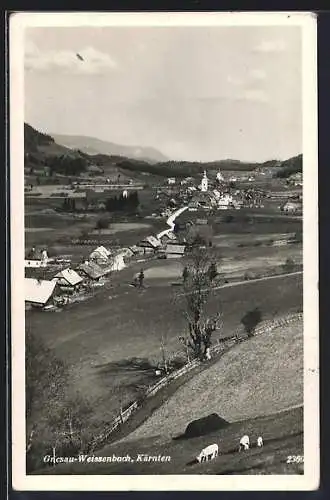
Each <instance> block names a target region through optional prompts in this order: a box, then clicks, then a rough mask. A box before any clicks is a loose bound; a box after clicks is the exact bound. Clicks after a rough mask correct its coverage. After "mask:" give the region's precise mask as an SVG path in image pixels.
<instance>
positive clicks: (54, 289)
mask: <svg viewBox="0 0 330 500" xmlns="http://www.w3.org/2000/svg"><path fill="white" fill-rule="evenodd" d="M212 177H213V178H211V179H209V177H208V175H207V173H206V171H204V173H203V175H202V177H201V178H200V182H199V183H198V180H197V183H196V180H195V179H194V178H192V177H187V178H185V179H183V180H178V179H175V178H173V177H172V178H168V179H167V180H166V181H164V183H163V185H161V186H156V187H155V188H154V189H153V190H152V197H153V205H152V208H153V209H154V212H152V213H151V214H149V215H146V216H145V219H146V220H148V221H150V220H152V219H154V220H157V221H164V222H163V224H164V227H165V228H164V230H162V231H159V232H155V233H154V234H149V235H147V236H146V237H144V238H142V239H140V240H137V241H136V242H135V244H133V245H129V246H126V247H123V246H120V242H116V243H119V245H117V246H116V248H107V243H108V240H109V238H108V240H107V238H106V237H104V239H103V240H101V242H102V241H103V242H104V244H100V245H98V246H96V247H95V248H94V249H92V251H91V252H90V253H89V254H87V255H86V252H84V244H85V245H86V244H87V245H89V246H90V244H91V243H93V238H92V237H91V235H88V236H86V238H85V240H86V241H84V240H83V238H77V239H76V240H74V241H75V242H76V243H77V244H78V245H80V248H82V254H84V255H81V256H80V258H78V260H77V255H76V256H75V259H74V262H72V261H71V259H70V258H66V256H65V255H64V256H61V255H59V256H57V257H50V256H49V255H48V251H47V246H46V247H40V245H39V247H38V248H36V247H34V246H32V247H30V248H29V249H27V252H26V259H25V268H26V277H25V294H26V295H25V302H26V308H28V309H29V308H31V307H33V308H35V307H37V308H39V309H41V310H43V311H56V310H59V309H61V308H62V307H63V306H65V305H67V304H71V303H74V302H79V301H82V300H85V299H87V298H88V297H89V296H90V294H91V291H92V290H93V289H95V288H97V287H101V286H103V285H104V284H105V283H106V282H107V281H108V280H109V279H111V276H112V275H113V273H117V272H119V271H121V270H123V269H124V268H126V267H128V266H130V265H131V264H132V263H133V264H136V263H140V264H141V268H143V266H144V265H145V263H146V262H148V263H149V265H150V262H152V261H154V260H155V259H178V258H180V257H183V256H184V254H185V252H186V250H187V248H189V243H191V242H189V241H187V228H188V229H190V232H191V233H193V228H198V229H197V232H201V233H204V235H206V237H205V241H204V243H205V242H206V243H207V244H209V243H211V241H208V240H210V239H212V238H209V237H208V235H207V233H208V231H207V229H208V228H209V227H210V224H212V220H215V219H216V220H221V216H219V215H218V214H221V211H224V210H226V213H228V214H230V215H227V218H229V219H228V220H230V218H231V219H234V218H235V213H237V212H236V211H237V210H240V212H239V213H241V212H243V211H244V210H245V209H250V210H251V209H253V213H254V214H256V216H257V215H258V209H259V212H261V213H262V209H264V208H265V206H266V207H267V205H268V206H272V208H273V207H276V208H275V210H274V209H273V212H274V213H273V214H272V216H273V217H274V215H275V214H276V213H283V214H287V215H290V214H291V215H294V216H296V217H297V218H298V219H299V217H301V213H302V182H301V176H300V178H298V177H297V175H295V176H292V178H289V179H287V180H286V185H285V188H286V190H285V191H277V192H269V191H267V190H265V189H264V188H263V189H262V188H261V187H260V184H261V186H262V182H261V183H260V180H259V182H258V176H257V174H256V175H252V174H250V175H242V174H241V173H236V174H235V175H226V176H224V175H223V174H222V173H221V172H220V171H218V172H216V174H215V175H213V176H212ZM260 178H261V181H264V176H263V175H262V174H259V179H260ZM299 179H300V180H299ZM107 181H109V179H106V181H105V184H99V182H100V181H95V180H92V181H89V184H87V181H83V182H82V183H81V184H80V183H79V188H80V190H81V188H83V189H85V191H82V193H83V195H84V196H86V190H87V188H88V189H89V190H91V191H92V192H93V193H95V195H96V196H97V197H98V199H99V198H101V199H103V198H104V196H105V195H107V196H109V195H108V193H111V191H108V190H107V185H108V183H107ZM109 182H110V181H109ZM238 185H239V186H240V187H238ZM86 186H87V187H86ZM63 187H64V186H60V189H62V190H63ZM65 187H66V186H65ZM137 188H138V189H139V188H141V189H142V190H143V186H139V185H136V184H134V183H133V181H132V180H130V182H129V184H128V185H124V186H120V187H119V186H116V192H119V189H122V191H121V197H122V198H123V199H124V200H125V199H126V198H127V197H128V193H130V192H136V191H135V190H136V189H137ZM57 190H58V188H56V187H55V188H53V190H52V191H49V193H50V194H49V197H50V198H51V200H54V198H55V196H56V191H57ZM131 190H134V191H131ZM36 193H38V188H37V186H36V189H35V190H34V191H33V190H32V191H29V192H28V194H27V196H28V197H29V198H30V199H31V198H32V199H33V197H34V196H35V195H36ZM64 194H65V193H64ZM60 198H61V201H62V199H63V200H64V202H63V204H64V205H65V204H66V206H70V208H71V210H72V204H71V205H70V201H71V202H72V201H76V200H77V199H78V200H79V198H76V197H75V192H67V193H66V196H65V197H63V196H61V197H60ZM84 199H85V198H84ZM274 202H275V203H274ZM98 203H99V205H98V212H99V213H100V211H101V212H102V210H103V211H104V209H105V203H103V202H102V201H101V202H98ZM102 203H103V204H102ZM279 203H280V204H279ZM157 207H158V208H157ZM70 208H69V210H70ZM91 208H92V207H91V205H90V204H89V205H87V210H88V211H90V210H91ZM75 211H76V212H78V213H81V212H82V210H79V208H76V207H75ZM196 212H197V213H196ZM250 213H251V212H250ZM103 229H104V228H103ZM98 233H99V235H100V233H102V228H100V229H99V231H98ZM119 234H120V233H119ZM188 240H189V237H188ZM99 241H100V240H98V239H96V240H95V243H96V244H97V243H98V242H99ZM294 241H295V238H294V237H293V236H292V235H289V236H285V235H284V236H283V237H282V240H281V241H280V240H279V241H277V242H274V241H272V242H271V244H272V245H281V244H283V245H285V244H288V243H289V242H291V243H294ZM211 244H212V243H211ZM133 267H134V266H133ZM135 267H136V266H135ZM132 281H134V277H133V276H132Z"/></svg>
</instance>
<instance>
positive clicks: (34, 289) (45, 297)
mask: <svg viewBox="0 0 330 500" xmlns="http://www.w3.org/2000/svg"><path fill="white" fill-rule="evenodd" d="M55 287H56V282H55V281H49V280H42V279H35V278H25V279H24V289H25V290H24V291H25V302H27V303H29V304H32V305H34V306H38V307H43V306H45V305H47V303H48V302H49V301H50V299H51V297H52V296H53V294H54V290H55Z"/></svg>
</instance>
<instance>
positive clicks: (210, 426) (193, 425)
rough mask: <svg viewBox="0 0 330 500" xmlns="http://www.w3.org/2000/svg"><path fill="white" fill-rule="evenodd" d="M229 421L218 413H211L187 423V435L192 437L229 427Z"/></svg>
mask: <svg viewBox="0 0 330 500" xmlns="http://www.w3.org/2000/svg"><path fill="white" fill-rule="evenodd" d="M228 425H229V422H227V421H226V420H224V419H223V418H221V417H219V415H217V413H211V414H210V415H207V417H203V418H199V419H197V420H193V421H192V422H190V424H188V425H187V428H186V432H185V434H184V435H185V437H187V438H192V437H198V436H204V435H206V434H209V433H210V432H213V431H217V430H219V429H223V428H224V427H227V426H228Z"/></svg>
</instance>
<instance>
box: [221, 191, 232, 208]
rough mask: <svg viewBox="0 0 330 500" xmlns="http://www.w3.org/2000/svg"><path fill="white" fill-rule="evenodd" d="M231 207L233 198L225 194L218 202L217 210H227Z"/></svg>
mask: <svg viewBox="0 0 330 500" xmlns="http://www.w3.org/2000/svg"><path fill="white" fill-rule="evenodd" d="M232 205H233V197H232V196H231V194H228V193H225V194H223V195H222V196H221V197H220V199H219V200H218V208H219V209H228V208H230V207H231V206H232Z"/></svg>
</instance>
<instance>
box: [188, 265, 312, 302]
mask: <svg viewBox="0 0 330 500" xmlns="http://www.w3.org/2000/svg"><path fill="white" fill-rule="evenodd" d="M298 274H303V271H295V272H293V273H285V274H276V275H275V276H264V277H263V278H254V279H250V280H244V281H235V282H233V283H224V284H223V285H219V286H216V287H214V288H213V290H221V289H222V288H231V287H234V286H240V285H247V284H248V283H256V282H257V281H266V280H275V279H277V278H285V277H287V276H295V275H298ZM183 295H186V294H185V293H180V294H179V297H180V296H183Z"/></svg>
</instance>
